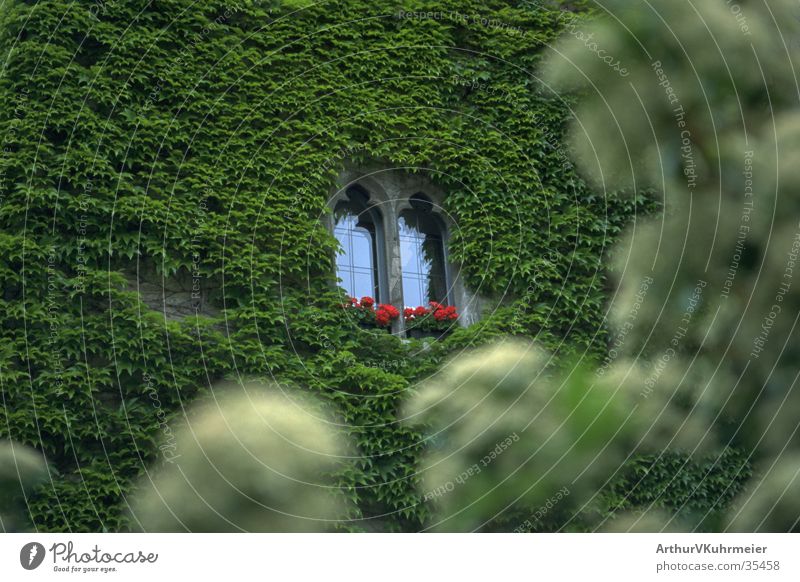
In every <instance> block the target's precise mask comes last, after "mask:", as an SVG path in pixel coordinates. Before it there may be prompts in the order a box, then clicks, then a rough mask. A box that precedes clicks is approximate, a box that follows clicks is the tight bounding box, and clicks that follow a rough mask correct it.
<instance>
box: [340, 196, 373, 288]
mask: <svg viewBox="0 0 800 582" xmlns="http://www.w3.org/2000/svg"><path fill="white" fill-rule="evenodd" d="M336 214H337V218H336V228H335V229H334V235H335V236H336V240H338V241H339V245H340V246H341V252H340V254H339V255H338V256H337V257H336V274H337V276H338V277H339V278H340V279H341V280H342V283H341V285H342V287H344V289H345V290H346V291H347V294H348V295H349V296H350V297H358V298H361V297H364V296H365V295H369V296H371V297H375V296H376V295H377V285H376V281H377V276H376V274H377V273H376V268H375V239H374V235H373V232H374V231H372V232H371V231H370V229H368V228H366V227H365V226H362V225H359V220H358V217H357V216H356V215H355V214H353V213H352V212H351V211H350V210H349V209H348V208H345V209H342V210H340V211H337V213H336Z"/></svg>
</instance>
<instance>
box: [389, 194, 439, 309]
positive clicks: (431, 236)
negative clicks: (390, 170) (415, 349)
mask: <svg viewBox="0 0 800 582" xmlns="http://www.w3.org/2000/svg"><path fill="white" fill-rule="evenodd" d="M409 202H410V203H411V209H410V210H406V211H404V212H402V213H401V214H400V217H399V220H398V228H399V232H398V235H399V240H400V261H401V265H402V281H403V302H404V303H405V305H406V306H407V307H416V306H419V305H423V306H424V305H427V304H428V303H429V302H430V301H436V302H438V303H441V304H443V305H446V304H447V295H448V293H447V274H446V267H445V254H444V226H443V224H442V222H441V219H440V218H439V217H438V216H436V214H434V213H433V204H432V203H431V201H430V200H429V199H428V198H427V197H426V196H425V195H423V194H415V195H414V196H412V197H411V198H410V199H409Z"/></svg>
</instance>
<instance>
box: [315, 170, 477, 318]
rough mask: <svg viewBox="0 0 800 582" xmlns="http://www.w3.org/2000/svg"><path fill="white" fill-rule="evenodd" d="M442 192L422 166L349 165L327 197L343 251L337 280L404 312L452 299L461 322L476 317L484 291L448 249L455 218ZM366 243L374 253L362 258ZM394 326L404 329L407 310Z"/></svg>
mask: <svg viewBox="0 0 800 582" xmlns="http://www.w3.org/2000/svg"><path fill="white" fill-rule="evenodd" d="M444 197H445V194H444V192H443V191H442V190H441V189H440V188H438V187H437V186H436V185H435V184H433V183H432V182H430V181H429V180H427V179H426V178H425V177H424V176H422V175H419V174H411V173H408V172H403V171H401V170H395V169H382V168H376V169H374V170H372V171H367V172H365V171H363V170H357V169H347V170H345V171H344V173H343V174H342V175H341V176H340V178H339V181H338V184H337V188H336V191H335V192H333V193H332V196H331V197H330V199H329V207H330V208H331V210H332V211H333V212H332V218H331V220H330V221H329V227H330V230H331V231H332V232H333V233H334V235H335V236H336V238H337V240H338V241H339V245H340V252H341V253H342V254H340V255H339V256H338V257H337V261H336V278H337V279H338V281H339V283H338V284H339V286H340V287H342V288H343V289H344V290H345V292H346V293H348V294H349V295H350V296H351V297H358V298H360V297H362V296H363V295H365V294H367V293H362V290H365V289H373V288H374V289H375V292H374V293H373V294H371V296H373V297H375V299H377V300H378V301H379V302H381V303H389V304H392V305H394V306H395V307H396V308H397V309H398V311H399V312H400V313H402V312H403V309H404V308H406V307H417V306H419V305H427V304H428V302H429V301H436V302H438V303H442V304H446V305H454V306H455V307H456V308H457V309H458V311H459V314H460V315H459V319H458V323H459V324H460V325H469V324H471V323H475V322H476V321H478V319H479V317H478V314H479V310H480V305H479V297H478V296H477V295H475V294H473V293H471V292H469V291H468V290H467V289H466V288H465V286H464V285H463V281H462V279H461V277H460V276H459V272H460V268H459V265H457V264H454V263H453V262H452V261H451V259H450V257H449V256H448V252H447V248H448V242H449V237H450V233H451V232H452V229H453V228H456V226H457V225H455V224H454V221H453V220H452V218H451V217H450V216H448V215H447V214H446V213H445V212H444V210H443V204H444ZM352 237H355V239H352ZM351 240H353V241H354V242H355V243H356V245H359V244H360V245H361V247H360V249H361V250H360V251H358V249H351V248H349V247H345V244H350V241H351ZM367 247H369V250H370V252H371V257H372V258H371V260H370V261H367V260H364V257H366V256H367V252H366V250H364V249H367ZM343 255H344V258H343ZM359 257H360V258H359ZM353 267H355V269H354V268H353ZM354 270H355V272H356V275H355V280H354V278H353V277H354V275H353V272H354ZM366 273H368V274H369V275H366ZM368 276H369V277H371V278H368ZM359 281H360V283H359ZM365 281H369V283H365ZM392 331H393V332H394V333H402V332H403V331H404V323H403V318H402V317H400V318H399V320H398V321H395V322H394V323H393V325H392Z"/></svg>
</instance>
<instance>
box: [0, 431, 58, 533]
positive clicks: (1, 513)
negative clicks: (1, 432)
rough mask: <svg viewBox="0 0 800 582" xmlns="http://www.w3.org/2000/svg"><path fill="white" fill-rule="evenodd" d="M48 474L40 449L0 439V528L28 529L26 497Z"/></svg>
mask: <svg viewBox="0 0 800 582" xmlns="http://www.w3.org/2000/svg"><path fill="white" fill-rule="evenodd" d="M47 474H48V471H47V464H46V463H45V461H44V459H43V458H42V455H41V454H40V453H39V452H37V451H35V450H33V449H31V448H30V447H26V446H24V445H20V444H19V443H13V442H11V441H2V440H0V531H3V532H13V531H22V530H26V529H29V528H30V512H29V511H28V507H27V502H28V498H29V497H30V495H31V494H32V493H33V489H34V487H35V486H36V485H38V484H39V483H40V482H42V481H44V480H45V478H46V477H47Z"/></svg>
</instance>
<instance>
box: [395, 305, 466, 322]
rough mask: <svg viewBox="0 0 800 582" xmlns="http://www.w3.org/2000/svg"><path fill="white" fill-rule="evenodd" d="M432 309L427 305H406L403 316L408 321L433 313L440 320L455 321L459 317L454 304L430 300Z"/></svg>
mask: <svg viewBox="0 0 800 582" xmlns="http://www.w3.org/2000/svg"><path fill="white" fill-rule="evenodd" d="M430 306H431V307H430V309H428V308H427V307H423V306H419V307H406V308H405V309H404V310H403V317H405V320H406V321H413V320H415V319H422V318H424V317H425V316H426V315H430V314H433V318H434V319H435V320H436V321H438V322H443V321H455V320H456V319H458V311H456V308H455V306H453V305H447V306H445V305H442V304H441V303H437V302H436V301H431V302H430Z"/></svg>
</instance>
